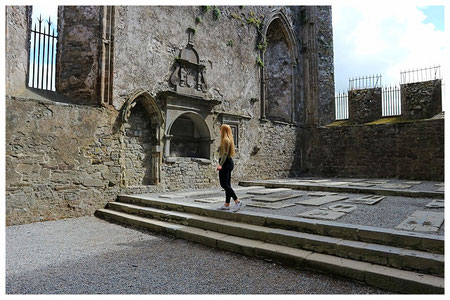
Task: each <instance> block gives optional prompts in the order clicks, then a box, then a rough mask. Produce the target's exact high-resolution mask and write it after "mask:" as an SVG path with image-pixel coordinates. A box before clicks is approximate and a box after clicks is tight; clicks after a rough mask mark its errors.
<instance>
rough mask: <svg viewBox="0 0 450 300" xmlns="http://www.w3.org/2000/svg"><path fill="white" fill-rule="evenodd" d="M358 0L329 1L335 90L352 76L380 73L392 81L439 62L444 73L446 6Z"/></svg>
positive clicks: (346, 84) (342, 86)
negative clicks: (356, 0) (345, 2)
mask: <svg viewBox="0 0 450 300" xmlns="http://www.w3.org/2000/svg"><path fill="white" fill-rule="evenodd" d="M361 3H363V4H359V3H352V4H351V5H333V6H332V9H333V36H334V63H335V86H336V92H339V91H344V90H346V89H347V88H348V79H349V78H351V77H359V76H369V75H374V74H381V76H382V84H383V85H390V84H396V83H398V82H399V81H400V72H401V71H405V70H410V69H417V68H423V67H429V66H435V65H441V66H442V67H441V69H442V70H441V71H442V73H444V72H445V71H444V69H445V67H446V66H445V65H444V55H445V53H446V52H445V51H447V47H446V43H447V40H446V39H447V37H446V36H445V31H444V6H442V5H440V6H417V5H415V3H414V2H412V4H408V2H406V3H403V4H401V5H397V6H396V5H395V4H393V5H390V6H389V7H386V5H383V3H382V4H377V3H376V2H375V1H364V2H363V1H361Z"/></svg>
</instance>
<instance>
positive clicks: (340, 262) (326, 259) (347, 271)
mask: <svg viewBox="0 0 450 300" xmlns="http://www.w3.org/2000/svg"><path fill="white" fill-rule="evenodd" d="M95 215H96V216H98V217H100V218H104V219H106V220H110V221H113V222H117V223H121V224H127V225H133V226H137V227H141V228H146V229H149V230H151V231H154V232H159V233H164V234H170V235H173V236H175V237H177V238H182V239H186V240H189V241H192V242H196V243H200V244H203V245H206V246H210V247H215V248H218V249H222V250H226V251H231V252H235V253H239V254H244V255H247V256H251V257H257V258H262V259H268V260H271V261H275V262H278V263H281V264H285V265H289V266H292V267H299V268H304V269H308V270H312V271H315V272H317V271H319V272H323V273H326V274H333V275H336V276H339V277H345V278H347V279H350V280H356V281H359V282H364V283H367V284H369V285H371V286H374V287H377V288H381V289H385V290H388V291H392V292H396V293H411V294H443V293H444V279H443V278H441V277H437V276H433V275H427V274H419V273H415V272H411V271H405V270H398V269H394V268H389V267H385V266H379V265H375V264H371V263H367V262H360V261H355V260H350V259H345V258H340V257H336V256H332V255H327V254H320V253H314V252H312V251H305V250H300V249H295V248H291V247H286V246H282V245H273V244H269V243H265V242H262V241H255V240H251V239H247V238H243V237H236V236H231V235H228V234H225V233H218V232H214V231H210V230H205V229H201V228H196V227H190V226H187V225H181V224H173V223H169V222H164V221H159V220H153V219H148V218H144V217H140V216H136V215H131V214H127V213H123V212H118V211H113V210H110V209H99V210H97V211H96V212H95Z"/></svg>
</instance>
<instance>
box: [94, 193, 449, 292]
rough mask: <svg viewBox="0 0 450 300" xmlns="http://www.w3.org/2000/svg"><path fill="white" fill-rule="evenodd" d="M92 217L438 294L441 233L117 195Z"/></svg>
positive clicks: (385, 285)
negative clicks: (435, 234)
mask: <svg viewBox="0 0 450 300" xmlns="http://www.w3.org/2000/svg"><path fill="white" fill-rule="evenodd" d="M95 214H96V216H98V217H100V218H103V219H106V220H110V221H113V222H117V223H122V224H126V225H132V226H137V227H141V228H146V229H149V230H151V231H154V232H158V233H163V234H169V235H172V236H175V237H177V238H182V239H186V240H189V241H193V242H196V243H200V244H203V245H206V246H211V247H215V248H219V249H223V250H226V251H232V252H235V253H239V254H244V255H247V256H252V257H257V258H262V259H267V260H271V261H274V262H277V263H281V264H285V265H288V266H292V267H298V268H303V269H308V270H313V271H319V272H323V273H327V274H330V275H335V276H338V277H344V278H347V279H350V280H355V281H359V282H363V283H366V284H369V285H371V286H374V287H378V288H381V289H385V290H388V291H391V292H397V293H413V294H443V293H444V254H443V253H444V238H443V237H440V236H434V235H427V234H419V233H412V232H406V231H398V230H391V229H382V228H375V227H369V226H361V225H352V224H342V223H337V222H329V221H319V220H312V219H303V218H296V217H286V216H276V215H270V214H263V213H256V212H250V211H245V209H244V210H243V211H240V212H237V213H232V212H228V211H218V210H215V209H211V208H207V207H205V206H203V205H197V204H186V203H183V202H181V201H175V200H166V199H160V198H158V197H157V196H154V197H152V196H149V195H121V196H119V197H118V199H117V201H115V202H110V203H108V204H107V206H106V208H105V209H99V210H97V211H96V213H95Z"/></svg>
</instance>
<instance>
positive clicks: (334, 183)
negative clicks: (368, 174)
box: [325, 181, 350, 186]
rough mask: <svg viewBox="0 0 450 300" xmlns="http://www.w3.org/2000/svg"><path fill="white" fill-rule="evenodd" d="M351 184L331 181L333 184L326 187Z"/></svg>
mask: <svg viewBox="0 0 450 300" xmlns="http://www.w3.org/2000/svg"><path fill="white" fill-rule="evenodd" d="M349 183H350V182H348V181H331V182H326V183H325V185H327V186H328V185H329V186H337V185H347V184H349Z"/></svg>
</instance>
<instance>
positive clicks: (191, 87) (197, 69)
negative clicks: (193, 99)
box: [170, 28, 208, 97]
mask: <svg viewBox="0 0 450 300" xmlns="http://www.w3.org/2000/svg"><path fill="white" fill-rule="evenodd" d="M194 33H195V32H194V30H193V29H191V28H189V29H188V35H189V38H188V44H187V46H186V48H184V49H183V50H181V53H180V58H178V59H177V61H176V62H175V71H174V72H173V73H172V75H171V76H170V83H172V84H173V85H174V86H175V91H176V92H177V93H178V94H184V95H190V96H197V97H203V93H206V91H207V89H208V86H207V84H206V78H205V66H204V65H201V64H200V59H199V56H198V53H197V51H196V50H195V48H194V41H193V40H194Z"/></svg>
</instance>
